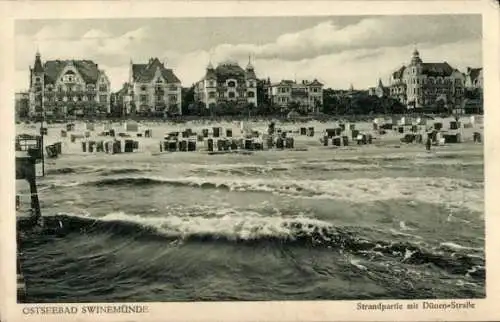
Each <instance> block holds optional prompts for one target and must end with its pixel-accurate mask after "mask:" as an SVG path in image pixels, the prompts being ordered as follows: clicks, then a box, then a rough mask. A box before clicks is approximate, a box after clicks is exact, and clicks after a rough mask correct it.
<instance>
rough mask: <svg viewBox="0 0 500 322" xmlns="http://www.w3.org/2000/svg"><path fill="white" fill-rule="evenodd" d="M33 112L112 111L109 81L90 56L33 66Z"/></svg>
mask: <svg viewBox="0 0 500 322" xmlns="http://www.w3.org/2000/svg"><path fill="white" fill-rule="evenodd" d="M29 97H30V116H42V114H43V115H44V116H45V117H52V116H53V117H60V116H89V115H99V114H107V113H109V112H110V82H109V79H108V77H107V76H106V74H105V72H104V71H103V70H100V69H99V67H98V65H97V64H96V63H94V62H93V61H91V60H49V61H46V62H45V63H43V64H42V60H41V56H40V53H38V52H37V53H36V56H35V64H34V67H33V68H31V67H30V88H29Z"/></svg>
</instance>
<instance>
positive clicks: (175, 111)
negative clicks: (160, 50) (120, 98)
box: [124, 58, 182, 115]
mask: <svg viewBox="0 0 500 322" xmlns="http://www.w3.org/2000/svg"><path fill="white" fill-rule="evenodd" d="M128 84H129V85H127V86H128V95H127V97H125V98H124V104H125V111H126V113H127V114H131V113H138V114H151V113H155V114H163V115H165V114H170V115H180V114H182V92H181V91H182V85H181V81H180V80H179V78H178V77H177V76H176V75H175V74H174V72H173V70H172V69H170V68H166V66H165V63H162V62H160V60H159V59H158V58H151V59H150V60H149V61H148V63H147V64H134V63H133V62H132V61H131V62H130V73H129V82H128Z"/></svg>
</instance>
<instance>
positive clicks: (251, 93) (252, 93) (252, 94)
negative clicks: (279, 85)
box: [247, 92, 255, 98]
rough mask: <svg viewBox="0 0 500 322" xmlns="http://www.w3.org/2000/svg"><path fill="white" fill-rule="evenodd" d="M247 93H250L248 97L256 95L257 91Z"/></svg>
mask: <svg viewBox="0 0 500 322" xmlns="http://www.w3.org/2000/svg"><path fill="white" fill-rule="evenodd" d="M247 95H248V97H250V98H253V97H255V93H254V92H248V94H247Z"/></svg>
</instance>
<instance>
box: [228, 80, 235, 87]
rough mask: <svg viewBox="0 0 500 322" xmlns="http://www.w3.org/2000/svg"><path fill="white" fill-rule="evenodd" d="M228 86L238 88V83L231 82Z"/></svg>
mask: <svg viewBox="0 0 500 322" xmlns="http://www.w3.org/2000/svg"><path fill="white" fill-rule="evenodd" d="M227 86H228V87H235V86H236V83H235V82H234V81H229V82H228V83H227Z"/></svg>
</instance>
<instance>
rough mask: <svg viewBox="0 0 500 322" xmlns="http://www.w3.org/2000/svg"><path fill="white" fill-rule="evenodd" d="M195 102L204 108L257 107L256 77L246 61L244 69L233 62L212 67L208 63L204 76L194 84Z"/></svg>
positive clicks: (252, 68) (250, 65)
mask: <svg viewBox="0 0 500 322" xmlns="http://www.w3.org/2000/svg"><path fill="white" fill-rule="evenodd" d="M194 93H195V100H196V101H198V102H203V103H204V104H205V106H206V108H210V107H211V106H215V105H217V104H218V103H229V102H232V103H236V104H239V105H244V104H252V105H253V106H257V102H258V99H257V76H256V75H255V70H254V67H253V65H252V64H251V62H250V59H249V60H248V65H247V66H246V68H245V69H243V68H241V67H240V65H238V63H236V62H234V61H226V62H223V63H220V64H219V65H217V67H215V68H214V67H213V65H212V63H209V64H208V66H207V68H206V71H205V76H204V77H203V78H202V79H201V80H200V81H199V82H197V83H196V84H195V88H194Z"/></svg>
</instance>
